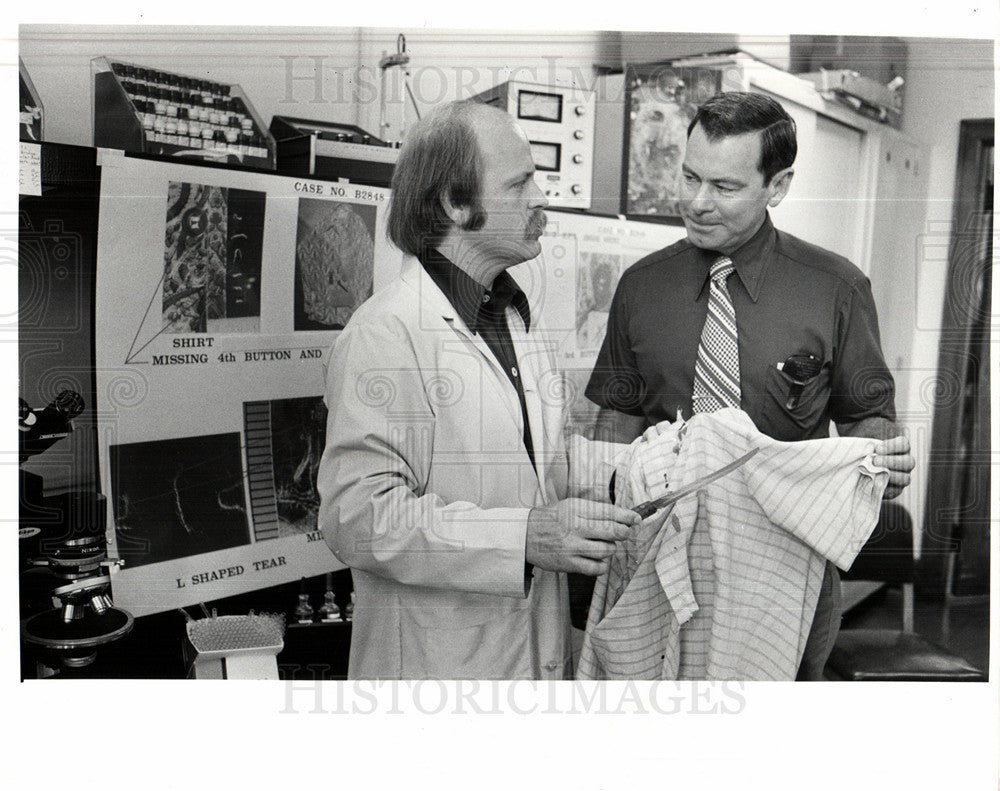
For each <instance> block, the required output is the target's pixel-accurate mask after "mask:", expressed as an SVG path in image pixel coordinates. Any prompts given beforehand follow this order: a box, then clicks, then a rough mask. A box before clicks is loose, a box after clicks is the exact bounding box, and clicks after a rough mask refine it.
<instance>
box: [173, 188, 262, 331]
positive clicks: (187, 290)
mask: <svg viewBox="0 0 1000 791" xmlns="http://www.w3.org/2000/svg"><path fill="white" fill-rule="evenodd" d="M266 199H267V196H266V195H265V193H263V192H259V191H255V190H241V189H233V188H227V187H216V186H211V185H207V184H190V183H188V182H176V181H171V182H170V183H169V185H168V187H167V221H166V238H165V248H164V261H163V267H164V269H163V322H164V330H165V331H167V332H214V333H225V332H257V331H259V329H260V302H261V293H260V274H261V256H262V249H263V242H264V207H265V203H266Z"/></svg>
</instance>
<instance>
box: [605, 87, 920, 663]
mask: <svg viewBox="0 0 1000 791" xmlns="http://www.w3.org/2000/svg"><path fill="white" fill-rule="evenodd" d="M796 150H797V144H796V139H795V122H794V121H793V120H792V119H791V117H789V115H788V114H787V113H786V112H785V110H784V109H783V108H782V107H781V105H780V104H778V103H777V102H776V101H774V100H772V99H770V98H768V97H766V96H764V95H761V94H753V93H739V92H732V93H723V94H719V95H717V96H715V97H714V98H712V99H710V100H709V101H707V102H706V103H705V104H703V105H702V106H701V107H700V108H699V110H698V112H697V114H696V116H695V117H694V119H693V120H692V122H691V124H690V126H689V127H688V141H687V150H686V153H685V156H684V162H683V165H682V175H681V185H680V211H681V217H682V219H683V221H684V226H685V228H686V230H687V239H685V240H683V241H681V242H678V243H676V244H674V245H671V246H670V247H667V248H665V249H663V250H660V251H658V252H656V253H654V254H652V255H650V256H647V257H646V258H644V259H642V260H641V261H639V262H637V263H636V264H635V265H634V266H632V267H630V268H629V269H628V270H627V271H626V272H625V274H624V275H623V276H622V278H621V281H620V283H619V285H618V289H617V291H616V293H615V297H614V301H613V302H612V305H611V312H610V318H609V321H608V330H607V335H606V336H605V339H604V344H603V346H602V348H601V352H600V354H599V356H598V358H597V363H596V365H595V368H594V372H593V374H592V376H591V379H590V382H589V384H588V386H587V390H586V394H587V396H588V397H589V398H590V399H591V400H592V401H594V402H595V403H597V404H598V405H599V406H600V407H601V411H600V414H599V416H598V433H597V436H598V438H600V439H606V440H614V441H618V442H628V441H630V440H632V439H634V438H635V437H637V436H639V435H640V434H641V433H642V432H643V431H644V430H645V429H646V428H647V427H648V426H651V425H656V424H657V423H659V422H660V421H663V420H670V421H674V420H676V419H677V418H678V417H680V416H681V415H683V416H685V417H690V416H691V415H692V414H693V413H695V412H701V411H714V410H716V409H721V408H723V407H727V406H732V407H737V408H740V409H742V410H743V411H744V412H746V413H747V414H748V415H749V416H750V418H751V419H752V420H753V423H754V425H755V426H756V427H757V429H758V430H759V431H761V432H762V433H764V434H767V435H768V436H771V437H773V438H774V439H777V440H781V441H786V442H791V441H800V440H806V439H816V438H820V437H826V436H829V425H830V422H831V421H833V422H834V423H835V424H836V426H837V431H838V433H839V434H841V435H850V436H861V437H873V438H877V439H880V440H882V442H881V443H880V444H879V446H878V447H877V448H876V454H877V456H876V459H875V461H876V463H879V464H881V465H883V466H885V467H887V468H888V469H889V470H890V479H889V485H888V488H887V489H886V494H885V497H886V498H891V497H895V496H897V495H898V494H899V493H900V492H901V491H902V489H903V488H904V487H905V486H906V485H907V484H908V483H909V478H910V476H909V473H910V471H911V470H912V469H913V457H912V456H911V454H910V445H909V441H908V440H907V438H906V437H905V436H902V435H901V434H900V431H899V429H898V428H897V427H896V425H895V423H894V421H895V409H894V406H893V397H894V384H893V379H892V375H891V374H890V372H889V370H888V369H887V367H886V364H885V360H884V358H883V355H882V350H881V344H880V341H879V331H878V318H877V315H876V311H875V303H874V300H873V298H872V293H871V286H870V284H869V282H868V279H867V278H866V277H865V276H864V274H863V273H862V272H861V271H860V270H859V269H858V268H857V267H855V266H854V265H853V264H851V263H850V262H849V261H847V260H846V259H844V258H841V257H840V256H838V255H835V254H834V253H831V252H829V251H827V250H823V249H822V248H819V247H816V246H814V245H811V244H809V243H807V242H804V241H802V240H801V239H798V238H796V237H794V236H791V235H790V234H786V233H783V232H781V231H778V230H776V229H775V228H774V226H773V225H772V223H771V220H770V217H769V215H768V208H769V207H773V206H777V205H778V204H779V203H780V202H781V201H782V200H783V199H784V197H785V195H786V194H787V193H788V189H789V186H790V184H791V181H792V175H793V168H792V165H793V164H794V162H795V154H796ZM839 602H840V583H839V578H838V576H837V572H836V569H835V568H834V567H833V565H832V564H830V563H828V564H827V569H826V578H825V579H824V582H823V590H822V593H821V595H820V600H819V604H818V606H817V610H816V616H815V618H814V620H813V626H812V630H811V632H810V635H809V640H808V643H807V645H806V648H805V653H804V656H803V659H802V662H801V664H800V667H799V678H800V679H812V680H818V679H820V678H822V670H823V665H824V664H825V662H826V659H827V657H828V656H829V653H830V650H831V649H832V647H833V642H834V640H835V639H836V636H837V631H838V629H839V624H840V604H839Z"/></svg>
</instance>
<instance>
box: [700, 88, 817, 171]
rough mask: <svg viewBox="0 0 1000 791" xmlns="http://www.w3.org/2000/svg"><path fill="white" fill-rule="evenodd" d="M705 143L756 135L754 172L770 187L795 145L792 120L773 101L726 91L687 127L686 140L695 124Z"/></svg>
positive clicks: (789, 161) (789, 160)
mask: <svg viewBox="0 0 1000 791" xmlns="http://www.w3.org/2000/svg"><path fill="white" fill-rule="evenodd" d="M699 124H700V125H701V128H702V129H703V130H704V132H705V136H706V137H707V138H708V139H709V140H713V141H714V140H718V139H719V138H721V137H731V136H733V135H743V134H747V133H748V132H760V133H761V135H760V160H759V161H758V162H757V170H758V171H760V173H761V175H762V176H763V177H764V183H765V184H770V183H771V179H773V178H774V176H775V174H776V173H778V172H780V171H782V170H784V169H785V168H790V167H791V166H792V164H793V163H794V162H795V154H796V153H797V152H798V144H797V143H796V141H795V121H793V120H792V117H791V116H790V115H789V114H788V113H787V112H785V108H784V107H782V106H781V105H780V104H778V103H777V102H776V101H775V100H774V99H771V98H770V97H768V96H764V95H763V94H760V93H743V92H740V91H730V92H727V93H720V94H716V95H715V96H713V97H712V98H711V99H709V100H708V101H707V102H705V103H704V104H703V105H701V107H699V108H698V112H697V113H696V114H695V116H694V118H693V119H692V121H691V123H690V124H689V125H688V131H687V133H688V137H690V136H691V132H693V131H694V128H695V127H696V126H698V125H699Z"/></svg>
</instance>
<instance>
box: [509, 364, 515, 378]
mask: <svg viewBox="0 0 1000 791" xmlns="http://www.w3.org/2000/svg"><path fill="white" fill-rule="evenodd" d="M510 372H511V373H512V374H513V375H514V376H515V377H516V376H517V366H514V367H513V368H511V369H510Z"/></svg>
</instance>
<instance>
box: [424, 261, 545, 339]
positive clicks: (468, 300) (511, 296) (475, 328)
mask: <svg viewBox="0 0 1000 791" xmlns="http://www.w3.org/2000/svg"><path fill="white" fill-rule="evenodd" d="M419 260H420V263H421V265H422V266H423V267H424V269H425V270H426V271H427V274H428V275H430V278H431V280H433V281H434V283H435V285H436V286H437V287H438V288H440V289H441V292H442V293H443V294H444V295H445V297H447V299H448V302H450V303H451V306H452V307H453V308H454V309H455V312H456V313H458V315H459V317H460V318H461V319H462V321H464V322H465V325H466V326H467V327H468V328H469V329H470V330H472V332H473V334H475V333H478V332H479V330H480V329H481V327H482V326H483V324H484V323H485V322H487V321H489V320H490V319H492V318H496V317H497V316H503V315H504V311H505V310H506V309H507V306H508V305H513V306H514V307H515V308H516V309H517V312H518V313H520V314H521V318H522V319H523V321H524V328H525V330H528V329H530V328H531V310H530V308H529V306H528V298H527V296H525V294H524V292H523V291H522V290H521V287H520V286H518V285H517V281H516V280H514V278H513V277H511V275H510V273H509V272H501V273H500V274H499V275H497V277H496V279H495V280H494V281H493V287H492V288H487V287H486V286H484V285H483V284H482V283H479V282H477V281H476V280H473V279H472V278H471V277H469V275H468V274H466V273H465V272H464V271H463V270H461V269H460V268H459V267H457V266H455V264H454V263H452V262H451V260H449V259H448V258H447V257H446V256H444V255H443V254H442V253H440V252H439V251H438V250H436V249H428V250H425V251H423V252H422V253H421V254H420V256H419Z"/></svg>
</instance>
